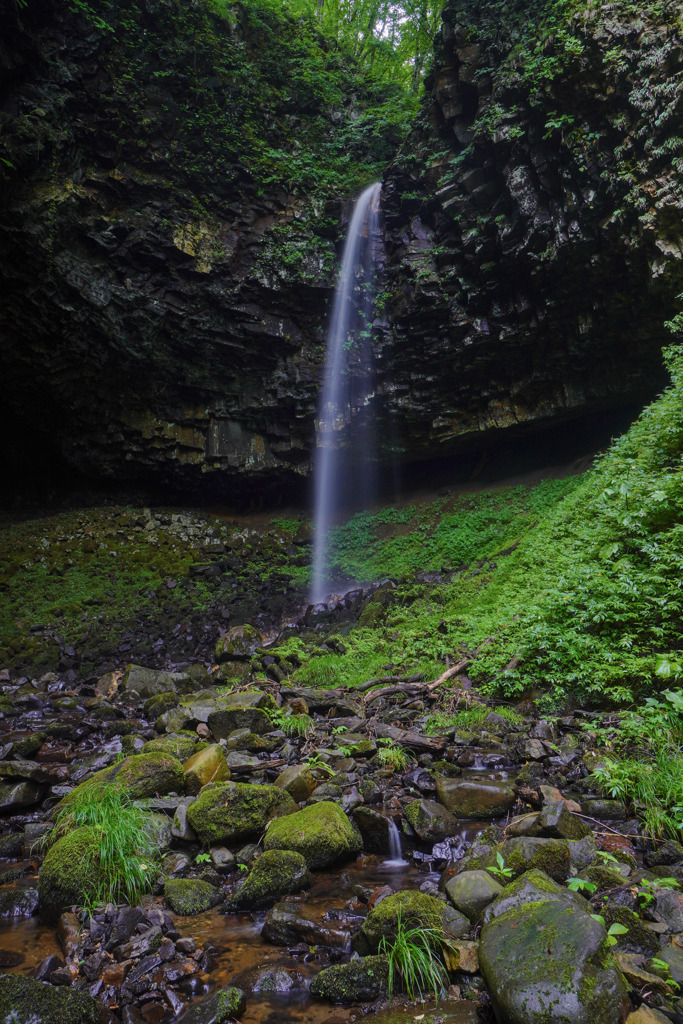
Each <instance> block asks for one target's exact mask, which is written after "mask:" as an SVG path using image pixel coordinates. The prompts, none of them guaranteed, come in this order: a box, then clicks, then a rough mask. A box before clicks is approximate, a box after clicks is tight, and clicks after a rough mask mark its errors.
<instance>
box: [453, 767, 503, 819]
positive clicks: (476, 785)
mask: <svg viewBox="0 0 683 1024" xmlns="http://www.w3.org/2000/svg"><path fill="white" fill-rule="evenodd" d="M435 782H436V798H437V800H438V801H439V803H440V804H443V805H444V807H445V808H446V809H447V810H449V811H450V812H451V814H455V815H456V816H457V817H458V818H499V817H501V816H502V815H503V814H505V813H507V811H509V810H510V808H511V807H512V805H513V803H514V802H515V790H514V788H513V787H512V786H508V785H506V783H504V782H490V781H488V780H487V779H446V778H443V777H438V778H437V779H436V780H435Z"/></svg>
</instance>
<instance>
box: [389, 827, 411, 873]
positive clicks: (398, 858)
mask: <svg viewBox="0 0 683 1024" xmlns="http://www.w3.org/2000/svg"><path fill="white" fill-rule="evenodd" d="M387 824H388V825H389V860H385V861H384V866H385V867H390V868H404V867H407V866H408V861H407V860H404V859H403V851H402V849H401V834H400V832H399V830H398V828H397V827H396V822H395V821H394V819H393V818H389V817H387Z"/></svg>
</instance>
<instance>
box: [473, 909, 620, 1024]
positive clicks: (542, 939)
mask: <svg viewBox="0 0 683 1024" xmlns="http://www.w3.org/2000/svg"><path fill="white" fill-rule="evenodd" d="M606 938H607V936H606V932H605V929H604V927H603V925H602V924H601V923H600V922H599V921H596V920H595V919H594V918H593V917H591V915H590V914H589V913H588V912H587V911H586V910H584V909H582V908H580V907H577V906H565V905H563V904H562V903H558V902H551V901H545V900H543V901H535V902H533V903H527V904H525V905H524V906H521V907H518V908H516V909H513V910H509V911H507V913H505V914H502V915H501V916H500V917H497V918H495V919H494V920H492V921H490V922H489V923H488V924H486V925H484V928H483V929H482V932H481V937H480V943H479V964H480V968H481V973H482V975H483V977H484V980H485V982H486V985H487V988H488V991H489V995H490V997H491V1003H492V1005H493V1009H494V1013H495V1015H496V1019H497V1020H498V1021H501V1022H502V1021H504V1022H505V1024H567V1022H568V1021H571V1022H572V1024H620V1022H621V1021H622V1020H623V1017H624V1011H625V1010H626V1009H627V1007H628V1002H627V1000H626V984H625V982H624V979H623V977H622V975H621V973H620V971H619V970H618V968H617V966H616V963H615V961H614V957H613V955H612V953H611V951H610V949H609V947H608V945H607V941H606Z"/></svg>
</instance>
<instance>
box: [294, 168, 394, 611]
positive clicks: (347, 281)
mask: <svg viewBox="0 0 683 1024" xmlns="http://www.w3.org/2000/svg"><path fill="white" fill-rule="evenodd" d="M380 191H381V185H379V184H376V185H370V187H369V188H366V189H365V191H364V192H363V193H362V195H361V196H360V197H359V199H358V201H357V203H356V206H355V208H354V211H353V216H352V218H351V223H350V224H349V230H348V234H347V236H346V242H345V244H344V253H343V256H342V264H341V271H340V274H339V281H338V282H337V288H336V291H335V295H334V305H333V307H332V319H331V322H330V328H329V332H328V335H327V348H326V353H325V377H324V381H323V390H322V396H321V400H320V405H319V408H318V423H317V448H316V455H315V464H314V482H315V508H314V525H315V535H314V540H313V586H312V594H311V599H312V600H313V601H314V602H317V601H322V600H323V598H324V597H325V595H326V594H327V593H328V591H329V589H330V580H329V578H328V567H327V561H328V555H329V532H330V527H331V526H332V524H333V523H334V521H335V519H336V518H337V516H338V515H339V512H340V510H341V509H342V508H344V507H346V508H349V507H354V506H355V507H367V505H368V504H369V503H370V501H371V500H372V484H373V476H374V472H373V469H374V467H373V461H374V450H373V449H374V443H373V441H374V439H373V437H372V433H371V432H370V430H369V428H368V427H367V423H366V420H367V419H368V418H369V417H368V404H369V402H370V399H371V398H372V397H373V394H372V392H373V379H372V378H373V375H372V349H371V327H372V310H373V304H374V297H375V295H374V292H375V288H374V275H375V267H376V251H375V250H376V242H377V237H378V233H379V197H380Z"/></svg>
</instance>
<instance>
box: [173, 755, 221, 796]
mask: <svg viewBox="0 0 683 1024" xmlns="http://www.w3.org/2000/svg"><path fill="white" fill-rule="evenodd" d="M183 771H184V773H185V792H186V793H189V794H195V793H198V792H199V790H200V789H201V788H202V787H203V786H208V784H209V783H210V782H228V781H229V780H230V769H229V768H228V763H227V761H226V760H225V754H224V753H223V749H222V747H220V746H219V744H218V743H211V744H210V745H209V746H208V747H204V749H203V750H199V751H197V753H196V754H193V755H192V757H190V758H189V759H188V760H187V761H186V762H185V764H184V765H183Z"/></svg>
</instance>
